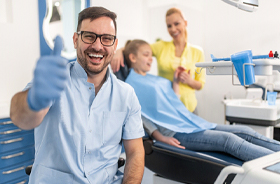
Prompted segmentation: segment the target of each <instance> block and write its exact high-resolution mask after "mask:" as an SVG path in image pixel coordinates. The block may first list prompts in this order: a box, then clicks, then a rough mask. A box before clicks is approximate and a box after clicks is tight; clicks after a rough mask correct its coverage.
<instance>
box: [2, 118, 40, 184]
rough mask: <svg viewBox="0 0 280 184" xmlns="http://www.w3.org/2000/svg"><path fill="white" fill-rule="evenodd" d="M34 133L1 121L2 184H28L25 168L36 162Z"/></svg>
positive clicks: (7, 121)
mask: <svg viewBox="0 0 280 184" xmlns="http://www.w3.org/2000/svg"><path fill="white" fill-rule="evenodd" d="M34 153H35V150H34V132H33V130H28V131H26V130H22V129H20V128H18V127H17V126H15V125H14V124H13V123H12V121H11V119H9V118H6V119H0V184H12V183H13V184H14V183H16V184H26V183H28V176H27V175H26V174H25V167H27V166H28V165H32V164H33V161H34Z"/></svg>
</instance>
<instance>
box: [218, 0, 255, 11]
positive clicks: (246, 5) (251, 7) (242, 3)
mask: <svg viewBox="0 0 280 184" xmlns="http://www.w3.org/2000/svg"><path fill="white" fill-rule="evenodd" d="M222 1H224V2H225V3H227V4H230V5H232V6H235V7H237V8H239V9H241V10H244V11H247V12H254V11H257V9H258V7H259V1H258V0H222Z"/></svg>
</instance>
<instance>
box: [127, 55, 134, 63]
mask: <svg viewBox="0 0 280 184" xmlns="http://www.w3.org/2000/svg"><path fill="white" fill-rule="evenodd" d="M128 58H129V60H130V61H131V62H132V63H136V57H135V55H134V54H132V53H130V54H129V55H128Z"/></svg>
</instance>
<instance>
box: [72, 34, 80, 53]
mask: <svg viewBox="0 0 280 184" xmlns="http://www.w3.org/2000/svg"><path fill="white" fill-rule="evenodd" d="M78 37H79V35H78V34H77V33H74V35H73V44H74V48H75V49H77V42H78Z"/></svg>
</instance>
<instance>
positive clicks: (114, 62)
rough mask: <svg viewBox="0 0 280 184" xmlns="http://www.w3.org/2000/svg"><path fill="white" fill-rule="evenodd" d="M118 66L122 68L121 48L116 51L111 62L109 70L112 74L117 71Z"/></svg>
mask: <svg viewBox="0 0 280 184" xmlns="http://www.w3.org/2000/svg"><path fill="white" fill-rule="evenodd" d="M120 66H122V67H124V58H123V48H120V49H118V50H116V53H115V55H114V56H113V59H112V61H111V68H112V70H113V72H114V73H115V72H117V71H119V69H120Z"/></svg>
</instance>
